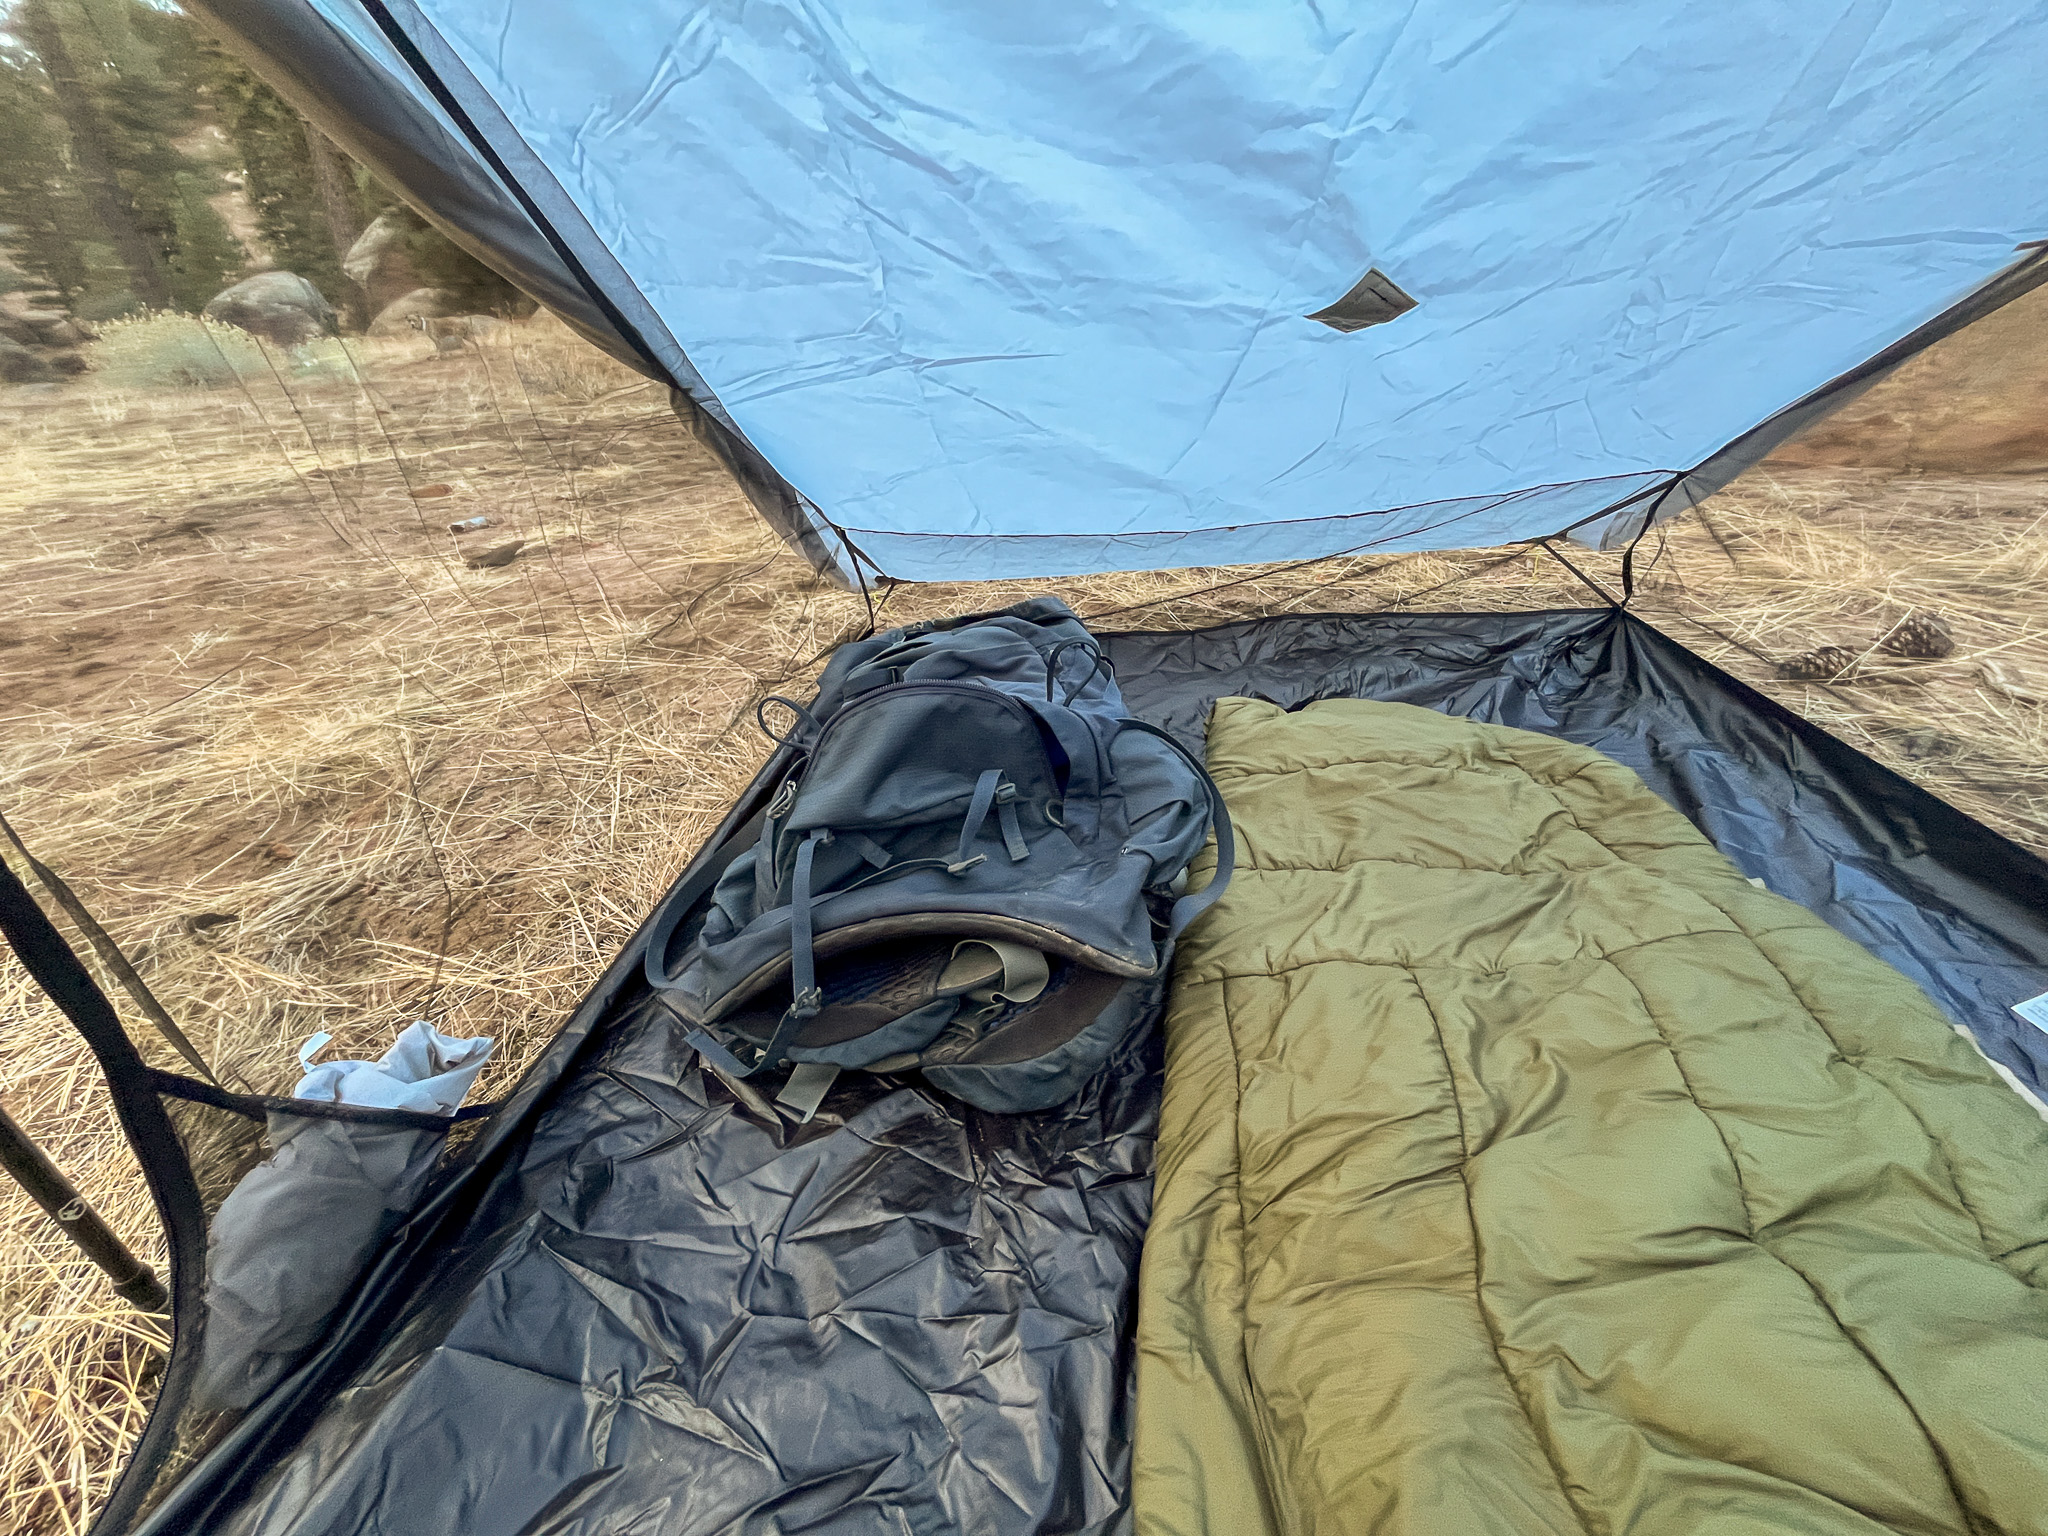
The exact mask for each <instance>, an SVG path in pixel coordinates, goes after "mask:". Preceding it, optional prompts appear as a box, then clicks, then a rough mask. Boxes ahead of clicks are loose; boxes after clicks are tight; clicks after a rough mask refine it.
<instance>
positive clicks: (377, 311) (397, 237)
mask: <svg viewBox="0 0 2048 1536" xmlns="http://www.w3.org/2000/svg"><path fill="white" fill-rule="evenodd" d="M415 227H416V226H415V224H414V222H413V221H412V220H410V219H408V218H407V217H406V215H404V214H403V213H400V212H399V211H398V210H397V209H389V210H387V211H385V212H383V213H380V214H378V215H377V217H376V218H374V219H372V220H370V227H369V228H368V229H365V230H364V231H363V232H362V234H361V235H359V236H357V238H356V243H355V244H354V245H352V246H350V247H349V248H348V254H347V255H346V256H344V257H342V259H341V270H342V273H343V275H344V276H346V277H347V278H348V279H349V281H350V282H352V283H354V284H355V285H356V286H357V287H359V288H361V289H362V290H363V293H364V294H365V295H366V296H367V297H368V299H369V301H370V313H371V314H373V315H381V314H382V312H383V311H384V310H385V309H386V308H388V307H389V306H390V305H391V304H393V303H395V302H396V301H398V300H400V299H403V298H405V297H406V296H407V295H408V294H411V293H414V292H416V291H418V290H420V289H422V288H425V287H426V286H427V285H426V283H425V281H424V280H423V279H422V278H421V277H420V274H419V272H418V270H417V269H416V268H415V267H414V266H413V261H412V256H411V253H410V252H409V251H408V250H407V249H406V239H407V237H408V236H409V235H410V234H411V233H412V232H413V229H414V228H415ZM373 334H374V333H373Z"/></svg>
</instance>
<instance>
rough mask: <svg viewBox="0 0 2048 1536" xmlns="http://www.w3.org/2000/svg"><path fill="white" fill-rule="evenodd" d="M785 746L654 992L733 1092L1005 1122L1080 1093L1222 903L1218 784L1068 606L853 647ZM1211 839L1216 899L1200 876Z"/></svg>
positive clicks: (1027, 607) (660, 956) (657, 944)
mask: <svg viewBox="0 0 2048 1536" xmlns="http://www.w3.org/2000/svg"><path fill="white" fill-rule="evenodd" d="M774 702H775V703H778V704H782V705H784V706H786V707H787V708H788V709H789V710H791V711H793V712H794V714H795V716H796V721H797V723H796V725H795V726H794V728H793V729H792V730H791V732H790V734H789V735H788V737H786V738H782V739H783V740H785V743H786V744H787V745H788V746H790V747H791V748H793V749H794V751H795V754H796V756H795V760H794V762H793V764H792V765H791V767H790V769H789V771H788V774H787V776H786V777H785V778H784V779H783V781H782V783H781V785H780V786H779V788H778V789H777V790H776V792H775V794H774V797H773V798H772V799H771V800H770V802H769V804H768V807H767V812H766V814H765V816H764V817H763V820H762V824H761V831H760V836H759V838H758V839H757V840H756V841H755V842H754V844H753V846H752V847H750V848H748V849H747V850H746V851H745V852H743V853H741V854H740V855H739V856H738V857H737V858H735V859H734V860H733V862H732V863H731V864H730V865H729V866H727V868H726V869H725V871H724V873H723V874H722V875H721V877H720V878H719V881H718V884H717V886H716V888H715V889H714V891H713V892H712V897H711V902H710V905H709V907H708V909H706V910H704V911H703V913H702V917H701V923H700V924H699V926H697V928H696V930H695V932H694V933H687V932H685V933H683V934H682V935H680V936H681V937H682V938H684V939H685V941H686V942H684V944H683V947H682V951H681V954H680V956H679V958H678V959H677V961H676V963H675V964H674V965H673V968H671V965H670V959H669V956H670V952H671V950H672V949H673V948H674V947H675V943H676V940H677V938H678V937H679V934H678V929H679V928H680V926H681V925H682V924H683V922H684V920H685V918H686V916H688V914H686V913H683V912H680V911H677V912H665V913H663V914H662V915H661V916H660V917H659V918H658V919H657V921H656V924H655V927H654V930H653V932H652V933H651V934H650V938H649V945H648V949H647V962H646V964H647V975H648V979H649V981H650V982H651V983H652V984H653V985H654V986H655V987H657V988H659V989H660V990H661V991H662V993H663V994H664V995H665V998H666V1001H667V1002H668V1004H669V1006H670V1007H671V1008H673V1009H674V1010H675V1011H676V1013H677V1014H678V1015H679V1016H680V1017H681V1018H682V1019H683V1020H684V1022H685V1023H686V1024H687V1025H688V1026H690V1033H689V1036H688V1038H689V1040H690V1043H691V1044H692V1045H694V1046H695V1047H696V1048H697V1050H698V1051H699V1052H700V1053H702V1055H703V1056H704V1057H705V1059H706V1060H707V1061H708V1062H709V1063H710V1064H711V1065H712V1066H714V1067H715V1068H716V1069H717V1070H718V1071H720V1072H721V1073H723V1074H724V1075H726V1076H727V1077H729V1078H734V1079H739V1078H745V1077H748V1076H751V1075H752V1074H754V1073H756V1072H761V1071H766V1070H770V1069H773V1068H776V1067H779V1066H781V1065H782V1064H783V1063H784V1062H789V1063H794V1064H795V1071H794V1072H793V1073H792V1074H791V1079H790V1082H789V1083H788V1084H786V1085H785V1088H784V1091H783V1094H782V1096H781V1097H782V1101H783V1102H784V1103H788V1104H791V1105H793V1106H794V1107H795V1108H796V1109H797V1111H798V1112H799V1113H800V1114H803V1115H805V1116H808V1114H809V1113H810V1112H811V1111H812V1110H814V1109H815V1108H816V1105H817V1102H818V1100H819V1099H820V1098H822V1096H823V1093H824V1091H825V1088H826V1087H828V1086H829V1085H830V1082H831V1079H832V1077H833V1076H834V1075H835V1074H836V1072H837V1071H839V1070H841V1069H848V1068H854V1069H862V1070H866V1071H871V1072H898V1071H912V1070H916V1071H921V1072H922V1073H923V1074H924V1076H925V1078H926V1080H927V1081H928V1082H930V1083H932V1084H933V1085H934V1086H936V1087H938V1088H940V1089H943V1090H944V1091H946V1092H949V1093H952V1094H955V1095H957V1096H958V1097H960V1098H962V1099H965V1100H966V1101H967V1102H968V1103H970V1104H974V1105H978V1106H979V1107H981V1108H983V1109H991V1110H1031V1109H1043V1108H1045V1107H1047V1106H1049V1105H1052V1104H1056V1103H1058V1102H1060V1101H1061V1100H1062V1099H1065V1098H1067V1097H1068V1096H1070V1095H1071V1094H1073V1093H1074V1092H1075V1091H1077V1090H1078V1089H1079V1088H1080V1086H1081V1084H1082V1083H1084V1082H1085V1081H1086V1080H1087V1079H1088V1077H1089V1076H1090V1075H1091V1074H1092V1073H1094V1071H1095V1070H1096V1069H1097V1068H1098V1067H1099V1066H1101V1064H1102V1063H1103V1061H1105V1060H1106V1059H1107V1058H1108V1056H1109V1054H1110V1052H1111V1050H1112V1049H1113V1048H1114V1047H1115V1046H1116V1044H1117V1042H1118V1041H1119V1040H1120V1039H1121V1038H1122V1037H1123V1035H1124V1034H1125V1033H1126V1032H1127V1031H1128V1030H1129V1029H1130V1027H1131V1025H1132V1024H1133V1023H1134V1022H1135V1021H1137V1020H1138V1019H1140V1018H1142V1017H1144V1016H1146V1014H1147V1013H1148V1012H1149V1010H1150V1009H1151V1007H1152V1005H1153V1004H1154V1003H1155V1002H1156V1001H1157V1000H1158V999H1159V998H1160V996H1162V995H1163V992H1164V988H1165V982H1166V973H1167V968H1168V966H1169V964H1170V962H1171V959H1172V952H1173V943H1174V940H1175V938H1177V937H1178V935H1179V934H1180V932H1181V930H1182V929H1183V928H1185V927H1186V926H1187V924H1188V923H1189V922H1190V921H1191V920H1192V919H1194V918H1195V917H1196V916H1197V915H1198V914H1200V913H1201V912H1202V911H1203V910H1204V909H1205V908H1207V907H1208V906H1209V905H1210V904H1211V903H1213V902H1214V901H1215V900H1216V899H1217V898H1218V897H1219V896H1221V895H1222V894H1223V889H1224V887H1225V885H1226V884H1228V882H1229V879H1230V872H1231V867H1232V857H1233V855H1232V845H1231V837H1230V823H1229V819H1228V817H1227V816H1226V815H1225V813H1224V810H1223V802H1222V799H1221V797H1220V796H1219V795H1218V794H1217V792H1216V787H1215V785H1214V784H1213V783H1211V782H1210V780H1209V776H1208V774H1207V773H1205V772H1204V771H1203V769H1202V766H1201V764H1200V763H1198V762H1197V761H1196V760H1195V759H1194V758H1193V757H1191V756H1190V755H1189V754H1188V753H1187V751H1186V750H1185V749H1183V748H1182V747H1181V746H1180V744H1179V743H1178V742H1176V741H1174V740H1173V739H1172V738H1171V737H1170V736H1168V735H1166V734H1165V733H1164V732H1163V731H1160V730H1157V729H1156V728H1154V727H1152V726H1150V725H1147V724H1145V723H1144V722H1142V721H1138V720H1132V719H1129V718H1128V717H1126V716H1125V714H1124V709H1123V699H1122V696H1121V695H1120V694H1119V693H1118V691H1117V686H1116V680H1115V677H1114V676H1113V674H1112V672H1111V669H1110V667H1109V663H1108V660H1107V658H1106V657H1105V656H1104V655H1103V653H1102V650H1101V648H1100V647H1099V646H1098V645H1097V643H1096V642H1095V640H1094V638H1093V637H1092V636H1090V635H1089V633H1088V631H1087V630H1086V629H1085V628H1083V627H1082V625H1081V622H1080V620H1078V619H1077V618H1075V617H1074V615H1073V613H1072V611H1071V610H1069V609H1068V608H1067V606H1066V605H1065V604H1064V603H1061V602H1059V601H1058V600H1057V599H1053V598H1034V599H1032V600H1030V601H1028V602H1024V603H1020V604H1018V605H1017V606H1016V607H1014V608H1010V609H1006V610H1004V611H1003V612H1001V613H997V614H992V615H987V616H984V617H980V618H976V619H967V620H953V621H950V622H940V623H932V624H920V625H912V626H910V627H909V628H906V629H899V630H892V631H890V632H889V633H887V634H883V635H877V636H875V637H874V638H872V639H869V640H865V641H861V642H858V643H856V644H853V645H849V646H846V647H843V648H842V649H841V650H840V651H839V653H838V654H837V655H836V656H835V657H834V658H833V660H832V662H831V664H830V665H829V666H828V667H827V668H826V671H825V675H824V677H823V679H822V680H821V682H820V685H819V694H818V698H817V700H816V702H815V704H814V705H813V706H812V707H811V708H810V709H805V708H803V707H802V706H800V705H797V704H793V703H790V702H789V701H787V700H775V701H774ZM1212 827H1213V829H1214V831H1215V833H1216V837H1217V862H1216V870H1215V873H1214V875H1212V876H1211V878H1210V879H1209V881H1208V882H1207V884H1205V885H1204V886H1203V887H1202V889H1201V890H1200V891H1198V892H1196V893H1194V894H1186V893H1185V886H1186V883H1187V880H1186V876H1187V867H1188V864H1189V862H1190V861H1191V860H1192V859H1193V858H1194V856H1195V855H1196V853H1198V852H1199V851H1200V850H1201V848H1202V846H1203V844H1204V843H1205V841H1206V840H1207V838H1208V836H1209V833H1210V831H1211V829H1212Z"/></svg>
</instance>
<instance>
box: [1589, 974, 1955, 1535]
mask: <svg viewBox="0 0 2048 1536" xmlns="http://www.w3.org/2000/svg"><path fill="white" fill-rule="evenodd" d="M1758 953H1760V954H1761V953H1762V951H1761V950H1759V951H1758ZM1765 959H1766V961H1768V962H1769V963H1770V965H1771V966H1772V968H1773V969H1774V970H1775V969H1776V968H1777V962H1776V961H1773V960H1770V957H1769V956H1765ZM1610 968H1611V969H1612V970H1613V972H1614V974H1615V975H1617V976H1619V977H1620V978H1621V979H1622V980H1623V981H1624V982H1626V983H1627V984H1628V988H1629V990H1630V991H1631V992H1633V993H1635V995H1636V1001H1637V1002H1638V1003H1639V1004H1641V1005H1642V1010H1643V1017H1644V1018H1646V1019H1648V1020H1649V1023H1650V1027H1651V1028H1652V1029H1654V1030H1655V1031H1656V1032H1657V1038H1658V1040H1660V1041H1661V1042H1662V1043H1663V1046H1664V1052H1665V1054H1666V1055H1667V1056H1669V1057H1670V1058H1671V1066H1672V1069H1673V1070H1674V1071H1675V1072H1677V1073H1678V1081H1679V1084H1680V1086H1681V1087H1683V1088H1684V1089H1685V1096H1686V1099H1687V1100H1688V1101H1689V1102H1690V1103H1691V1104H1692V1107H1693V1108H1694V1109H1696V1110H1698V1111H1699V1112H1700V1117H1701V1118H1702V1119H1704V1120H1705V1121H1706V1122H1707V1124H1708V1125H1709V1126H1710V1127H1712V1128H1713V1132H1714V1135H1715V1138H1716V1139H1717V1140H1719V1142H1720V1143H1721V1152H1722V1155H1723V1156H1725V1157H1726V1158H1727V1159H1728V1172H1729V1175H1730V1177H1732V1178H1733V1179H1734V1180H1735V1196H1736V1199H1737V1200H1738V1201H1739V1202H1740V1204H1741V1206H1742V1220H1743V1225H1744V1226H1745V1227H1747V1228H1748V1230H1747V1231H1746V1232H1744V1233H1743V1234H1742V1235H1743V1237H1744V1239H1745V1240H1746V1241H1747V1242H1748V1243H1749V1244H1750V1246H1751V1247H1753V1248H1755V1249H1756V1250H1757V1252H1759V1253H1761V1254H1763V1255H1764V1257H1766V1258H1768V1259H1769V1260H1771V1262H1772V1263H1774V1264H1777V1265H1779V1266H1781V1267H1782V1268H1784V1269H1785V1271H1786V1272H1787V1273H1789V1274H1791V1275H1793V1276H1795V1277H1796V1278H1797V1279H1798V1281H1799V1283H1800V1284H1801V1285H1804V1286H1805V1287H1806V1290H1807V1294H1808V1295H1810V1296H1811V1297H1812V1298H1813V1301H1814V1305H1816V1306H1818V1307H1819V1308H1820V1309H1821V1311H1822V1312H1823V1313H1825V1314H1826V1316H1827V1319H1828V1321H1829V1322H1830V1323H1831V1324H1832V1325H1833V1326H1834V1329H1835V1332H1837V1333H1838V1334H1840V1335H1841V1336H1842V1339H1843V1341H1844V1342H1845V1343H1847V1344H1848V1345H1849V1347H1850V1348H1851V1349H1853V1350H1855V1351H1856V1352H1857V1353H1858V1354H1859V1355H1861V1356H1862V1357H1863V1359H1864V1362H1865V1363H1866V1364H1867V1365H1869V1367H1870V1368H1871V1370H1873V1371H1875V1372H1876V1373H1877V1375H1878V1377H1879V1379H1881V1380H1882V1381H1883V1382H1884V1384H1885V1385H1886V1386H1887V1387H1889V1388H1891V1391H1892V1395H1893V1396H1894V1397H1896V1398H1897V1399H1898V1400H1899V1404H1900V1406H1902V1407H1903V1408H1904V1409H1905V1410H1906V1412H1907V1413H1908V1414H1910V1415H1911V1416H1912V1419H1913V1426H1914V1428H1916V1429H1918V1430H1919V1431H1920V1438H1921V1439H1922V1440H1924V1441H1925V1442H1926V1444H1927V1449H1928V1453H1929V1454H1930V1455H1931V1456H1933V1457H1934V1463H1935V1465H1936V1466H1938V1467H1939V1468H1940V1469H1941V1476H1942V1481H1943V1482H1944V1483H1946V1484H1947V1486H1948V1492H1949V1497H1950V1498H1952V1499H1954V1500H1955V1503H1956V1509H1957V1511H1958V1512H1959V1513H1960V1514H1961V1515H1962V1517H1963V1521H1964V1523H1965V1524H1966V1525H1967V1526H1968V1527H1969V1529H1970V1530H1971V1532H1972V1533H1978V1532H1982V1531H1984V1530H1985V1527H1984V1525H1983V1523H1982V1522H1981V1521H1979V1520H1978V1518H1977V1515H1976V1512H1975V1511H1974V1510H1972V1509H1971V1508H1970V1502H1969V1500H1968V1499H1966V1498H1965V1497H1964V1496H1963V1489H1962V1485H1961V1484H1960V1483H1959V1482H1958V1481H1957V1480H1956V1474H1955V1468H1954V1467H1952V1466H1951V1465H1950V1464H1949V1458H1948V1452H1947V1451H1946V1450H1945V1449H1944V1448H1943V1446H1942V1444H1941V1442H1940V1441H1939V1440H1938V1439H1936V1438H1935V1434H1934V1431H1933V1430H1932V1429H1930V1428H1929V1427H1928V1424H1927V1420H1926V1419H1924V1418H1923V1417H1921V1414H1920V1409H1919V1407H1918V1406H1917V1405H1916V1404H1915V1403H1914V1402H1913V1399H1912V1398H1910V1397H1908V1396H1907V1395H1906V1389H1905V1388H1904V1387H1903V1386H1901V1385H1900V1384H1899V1380H1898V1378H1897V1377H1896V1376H1894V1375H1893V1374H1892V1373H1891V1371H1890V1370H1889V1369H1888V1368H1887V1367H1886V1366H1885V1364H1884V1362H1883V1361H1881V1360H1879V1359H1878V1358H1877V1355H1876V1352H1875V1351H1873V1350H1872V1349H1871V1348H1870V1347H1869V1346H1868V1345H1867V1344H1865V1343H1864V1342H1863V1341H1862V1340H1861V1339H1859V1338H1857V1337H1856V1335H1855V1334H1854V1333H1853V1332H1852V1331H1850V1329H1849V1326H1848V1325H1847V1324H1846V1323H1844V1322H1843V1321H1842V1318H1841V1315H1840V1314H1839V1313H1838V1312H1836V1311H1835V1308H1834V1304H1833V1303H1832V1302H1830V1301H1829V1300H1828V1298H1827V1296H1826V1294H1825V1293H1824V1292H1823V1291H1822V1290H1821V1288H1820V1286H1819V1285H1817V1284H1815V1282H1814V1280H1813V1277H1812V1276H1811V1275H1809V1274H1808V1273H1807V1272H1806V1271H1805V1270H1803V1269H1801V1268H1800V1267H1799V1266H1798V1265H1797V1264H1794V1263H1793V1262H1792V1261H1791V1260H1790V1259H1788V1258H1786V1257H1785V1256H1784V1255H1783V1254H1782V1253H1780V1252H1778V1250H1777V1249H1776V1248H1775V1247H1773V1246H1772V1245H1771V1244H1770V1242H1768V1241H1767V1240H1766V1239H1765V1238H1764V1237H1763V1236H1762V1235H1761V1234H1760V1233H1759V1232H1758V1230H1757V1220H1756V1212H1755V1210H1754V1209H1753V1208H1752V1207H1751V1205H1750V1203H1749V1186H1748V1184H1747V1183H1745V1182H1744V1180H1743V1177H1742V1160H1741V1159H1740V1158H1739V1157H1737V1156H1736V1153H1735V1147H1734V1144H1733V1143H1732V1142H1730V1141H1729V1139H1728V1132H1727V1129H1726V1127H1724V1126H1723V1125H1722V1123H1721V1117H1720V1116H1719V1115H1717V1114H1715V1113H1714V1111H1713V1110H1711V1109H1709V1108H1707V1106H1706V1105H1705V1104H1704V1103H1703V1102H1701V1100H1700V1096H1699V1094H1698V1093H1697V1092H1696V1091H1694V1089H1693V1085H1692V1077H1691V1075H1690V1074H1689V1073H1687V1071H1686V1070H1685V1062H1684V1060H1683V1058H1681V1057H1680V1055H1679V1052H1678V1047H1677V1046H1676V1045H1675V1044H1673V1042H1672V1039H1671V1036H1670V1034H1669V1032H1667V1031H1666V1030H1665V1028H1664V1021H1663V1020H1662V1019H1660V1018H1659V1017H1658V1016H1657V1010H1656V1009H1655V1008H1653V1007H1651V1006H1650V1000H1649V998H1647V997H1645V996H1644V995H1643V989H1642V988H1641V987H1640V986H1638V985H1637V984H1636V979H1635V978H1634V977H1633V976H1631V975H1629V973H1628V972H1627V971H1626V970H1624V969H1623V968H1622V967H1621V966H1619V965H1611V966H1610ZM1780 974H1781V975H1782V974H1783V973H1782V972H1780ZM1788 980H1789V979H1788ZM1800 1006H1801V1007H1802V1008H1804V1006H1805V1005H1804V1003H1802V1004H1801V1005H1800ZM1809 1016H1810V1015H1809ZM1814 1023H1815V1024H1816V1025H1819V1026H1820V1029H1821V1033H1822V1034H1824V1035H1825V1034H1827V1028H1826V1026H1825V1025H1820V1021H1819V1020H1818V1019H1815V1020H1814ZM1828 1038H1829V1040H1830V1042H1831V1043H1832V1040H1833V1036H1829V1037H1828ZM1837 1054H1840V1052H1839V1050H1837ZM1845 1059H1846V1058H1845ZM1871 1518H1872V1519H1875V1518H1876V1517H1875V1516H1874V1515H1873V1516H1871Z"/></svg>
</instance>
